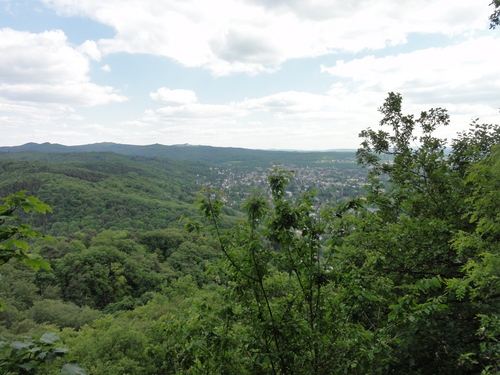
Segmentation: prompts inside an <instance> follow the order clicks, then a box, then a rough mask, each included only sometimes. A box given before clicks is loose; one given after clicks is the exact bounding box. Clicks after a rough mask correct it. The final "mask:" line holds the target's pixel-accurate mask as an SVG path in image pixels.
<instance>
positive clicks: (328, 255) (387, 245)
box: [0, 93, 500, 375]
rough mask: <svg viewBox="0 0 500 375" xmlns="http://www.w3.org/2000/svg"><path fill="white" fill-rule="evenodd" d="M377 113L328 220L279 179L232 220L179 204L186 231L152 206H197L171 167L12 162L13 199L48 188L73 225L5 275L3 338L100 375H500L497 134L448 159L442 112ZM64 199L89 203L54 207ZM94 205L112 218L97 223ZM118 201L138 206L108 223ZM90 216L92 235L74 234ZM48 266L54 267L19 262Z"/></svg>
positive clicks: (282, 173) (284, 175) (458, 143)
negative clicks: (43, 340)
mask: <svg viewBox="0 0 500 375" xmlns="http://www.w3.org/2000/svg"><path fill="white" fill-rule="evenodd" d="M380 112H381V114H382V120H381V122H380V125H381V128H380V129H378V130H373V129H367V130H365V131H363V132H362V133H361V137H362V139H363V141H362V145H361V148H360V149H359V150H358V152H357V159H358V163H359V165H360V166H362V167H364V168H365V169H366V171H367V173H368V182H367V184H366V190H365V194H364V196H357V194H356V195H355V196H353V197H351V199H348V200H345V199H340V200H337V201H336V202H330V203H331V204H327V203H328V201H325V200H324V199H323V198H322V196H321V194H316V192H315V191H314V190H311V191H305V192H301V190H300V189H299V190H295V189H292V186H293V185H292V184H293V181H294V179H295V178H296V176H295V175H294V173H293V172H291V171H288V170H286V169H284V168H282V167H280V166H277V167H276V168H275V169H274V170H272V171H271V172H270V173H269V176H268V189H267V190H263V191H262V192H253V193H252V194H250V195H248V199H246V201H245V203H244V204H243V205H242V206H241V212H240V213H237V212H235V211H231V210H228V209H227V208H224V204H225V203H227V202H228V199H227V194H224V193H221V192H220V191H217V190H215V189H213V188H210V187H207V188H205V189H203V190H202V191H201V193H200V195H199V196H198V199H197V201H196V204H197V206H198V209H199V212H200V214H194V211H192V208H185V207H187V205H186V206H184V205H182V207H183V210H184V209H185V210H184V211H183V213H184V216H189V217H190V219H187V220H185V225H186V229H188V230H189V231H187V230H185V229H184V228H182V226H181V223H179V222H178V219H179V217H180V216H181V215H178V216H177V215H176V220H175V224H174V220H170V221H169V220H165V219H162V220H163V221H162V220H158V219H157V218H158V217H161V215H164V210H165V209H166V207H168V208H169V209H171V208H172V206H169V205H170V203H160V201H161V199H164V200H165V197H166V196H165V194H164V192H165V191H168V196H169V197H176V198H175V199H176V200H177V201H176V202H178V203H177V204H179V205H181V203H180V202H182V201H183V200H186V201H187V200H188V199H187V197H188V196H191V195H190V194H191V190H190V189H192V188H193V187H194V186H195V185H196V178H199V176H200V175H201V173H199V170H198V169H197V168H198V167H195V166H192V165H191V166H192V168H194V169H193V173H195V176H196V175H197V176H196V178H195V177H192V180H191V183H192V184H190V185H189V184H188V185H185V186H186V190H185V191H184V192H185V193H186V196H185V197H183V193H182V192H183V190H182V189H180V190H178V188H177V187H178V186H182V184H183V182H181V179H180V176H179V175H177V176H176V175H175V173H171V174H170V175H169V174H168V173H167V174H165V175H162V176H163V177H161V178H160V177H159V176H160V173H159V171H161V170H165V168H166V167H165V163H166V161H165V160H160V159H144V160H141V161H140V163H143V164H140V163H139V164H137V163H136V161H137V160H133V159H130V158H128V157H127V158H126V157H124V156H110V155H108V154H95V155H93V156H90V154H85V155H86V156H85V158H89V159H88V160H87V161H86V164H85V165H83V164H82V160H81V156H79V157H76V156H74V155H75V154H68V155H65V156H61V158H64V157H66V158H67V160H66V161H63V159H57V157H55V156H50V157H49V156H46V158H47V159H46V160H36V161H35V160H32V159H30V156H29V155H25V156H22V157H21V156H19V155H22V154H18V156H17V157H14V158H12V157H11V156H9V158H6V159H4V161H3V164H2V168H3V175H5V176H9V180H8V181H9V182H8V183H9V184H10V185H9V186H10V188H12V187H14V186H19V187H21V185H22V186H25V187H29V186H31V188H32V189H34V192H36V193H37V195H39V196H40V197H41V198H43V197H44V194H47V190H44V189H45V188H46V186H50V189H51V191H55V192H56V193H55V194H53V195H47V197H48V198H49V197H53V198H51V199H52V200H51V201H50V203H51V205H53V206H54V207H53V208H54V213H52V214H51V215H52V217H55V216H57V215H61V216H59V219H58V221H57V222H59V223H65V220H67V223H68V224H69V226H68V229H67V231H66V232H62V231H58V230H57V226H56V228H54V225H55V222H53V223H52V224H51V221H50V218H49V219H48V220H47V221H46V222H45V224H44V225H45V227H46V229H47V230H50V232H51V233H53V234H55V235H56V236H55V237H54V238H53V240H52V241H48V240H47V239H44V238H34V239H32V240H30V242H29V244H30V245H31V254H30V253H28V251H27V250H26V249H27V248H26V245H24V244H23V246H22V247H21V248H22V249H23V254H24V255H23V256H22V257H21V258H20V259H18V260H17V261H16V260H10V261H8V262H5V264H4V265H3V266H2V268H1V269H0V273H1V276H2V277H1V280H0V298H2V300H3V302H4V303H5V306H6V307H5V309H4V311H2V312H0V325H1V330H2V334H3V335H4V336H5V337H6V340H11V341H12V340H14V339H15V338H16V337H18V336H20V335H31V336H32V337H40V335H41V334H42V333H43V332H47V331H52V332H53V331H58V335H59V336H60V337H61V340H62V341H63V344H64V346H65V347H67V348H69V349H70V350H71V353H73V355H74V358H75V359H76V360H77V361H78V363H79V364H80V365H81V366H82V367H83V368H85V370H86V371H87V373H88V374H96V375H97V374H99V375H102V374H105V375H106V374H109V375H112V374H125V373H127V374H401V373H408V374H419V375H424V374H425V375H427V374H429V375H430V374H437V373H439V374H496V373H499V372H500V356H499V354H498V353H499V349H500V346H499V344H498V340H499V335H500V315H499V313H498V311H500V309H499V308H500V292H499V291H500V289H499V288H500V285H499V280H500V274H499V272H500V271H499V270H500V253H499V249H498V240H499V238H500V221H499V220H500V219H499V216H498V206H499V203H500V173H499V172H500V145H499V144H500V127H498V126H495V125H487V124H484V125H482V124H479V123H478V122H473V123H472V124H471V127H470V129H469V130H468V131H465V132H462V133H459V134H457V136H456V138H455V139H454V140H452V141H451V144H448V143H447V142H446V141H445V140H443V139H440V138H438V137H436V136H435V135H434V133H435V131H436V129H438V128H439V127H440V126H446V125H448V123H449V117H448V115H447V113H446V111H445V110H443V109H440V108H437V109H431V110H429V111H425V112H422V113H421V114H420V115H419V116H414V115H407V114H404V113H403V110H402V98H401V96H400V95H399V94H395V93H390V94H389V96H388V98H387V99H386V101H385V103H384V104H383V105H382V107H381V108H380ZM36 155H37V156H36V157H37V158H43V157H41V156H40V154H36ZM46 155H49V154H46ZM61 155H63V154H61ZM20 157H21V159H22V158H24V159H26V160H20V159H19V158H20ZM32 157H33V156H31V158H32ZM52 157H55V158H56V160H58V161H57V162H54V161H53V160H54V159H52V161H49V159H50V158H52ZM96 158H104V162H102V163H101V162H99V161H98V160H96ZM113 158H117V159H115V160H116V161H118V160H119V161H120V162H119V163H117V164H112V163H111V164H110V161H111V160H113ZM122 158H126V159H122ZM125 160H126V161H125ZM148 163H151V164H152V165H153V167H151V168H153V169H154V168H157V169H156V170H157V171H158V173H157V175H155V174H154V173H153V174H152V173H150V171H151V170H150V169H149V167H146V164H148ZM124 168H125V169H124ZM162 168H163V169H162ZM174 169H175V168H174ZM55 172H57V173H55ZM172 172H173V170H172ZM44 173H47V174H46V175H44ZM54 173H55V174H54ZM189 173H190V172H189V171H188V170H186V171H185V173H184V174H186V175H187V174H189ZM55 175H58V176H59V177H54V176H55ZM12 176H16V179H17V180H16V179H11V178H10V177H12ZM47 176H50V178H48V177H47ZM168 176H170V177H168ZM206 176H208V174H207V175H206ZM75 178H76V179H77V180H73V179H75ZM168 178H170V180H168ZM189 178H191V177H188V178H187V179H185V180H183V181H189ZM162 179H163V180H162ZM12 181H20V182H19V185H16V184H13V183H12ZM51 181H53V182H51ZM76 181H78V183H77V182H76ZM168 181H170V185H169V182H168ZM71 183H72V184H73V185H71V188H70V189H68V192H71V199H74V197H75V196H77V197H78V199H79V201H80V202H81V203H80V204H79V205H78V206H76V207H69V205H68V204H62V205H60V206H58V204H59V202H61V201H63V200H64V199H66V197H68V196H70V194H69V193H67V194H66V195H65V194H62V193H61V191H62V190H61V191H59V190H58V189H64V188H68V187H69V186H70V184H71ZM30 184H31V185H30ZM155 184H159V185H158V186H155ZM161 184H163V185H161ZM4 185H5V184H4ZM5 186H6V185H5ZM5 186H4V187H5ZM104 189H109V190H108V191H106V190H104ZM169 189H170V190H169ZM162 192H163V193H162ZM30 193H31V191H30ZM358 193H359V192H358ZM20 194H21V195H19V196H18V197H19V199H21V198H22V199H26V197H25V196H24V195H22V193H20ZM80 194H81V195H80ZM86 194H87V195H86ZM162 194H163V195H162ZM154 196H157V197H156V198H154ZM102 197H108V198H109V200H110V201H109V207H110V208H111V209H112V210H114V211H112V213H111V214H108V213H106V215H109V216H106V218H104V220H102V221H99V220H98V219H96V218H98V217H99V216H98V215H99V208H98V207H101V208H100V210H101V214H102V215H104V213H105V212H107V206H106V202H107V199H108V198H106V199H103V198H102ZM342 198H345V197H342ZM8 199H12V198H8ZM8 199H7V200H6V201H4V202H6V203H5V204H4V207H8V204H9V203H8V202H9V200H8ZM113 199H119V200H121V202H123V200H124V199H129V200H128V201H125V202H126V204H125V205H124V208H114V207H115V206H117V205H118V203H117V202H115V201H113ZM87 200H89V201H92V200H94V201H97V202H98V205H97V206H96V207H95V208H92V207H91V205H92V203H89V202H87ZM149 200H151V201H150V202H149V203H147V204H145V202H147V201H149ZM24 202H26V201H24ZM29 202H31V203H29ZM140 202H142V203H140ZM26 204H37V205H38V204H39V203H38V201H34V200H31V201H30V200H28V201H27V203H26ZM40 204H41V202H40ZM141 204H144V205H142V206H141ZM149 204H150V205H149ZM182 204H184V203H182ZM155 205H156V207H153V206H155ZM38 207H39V208H40V207H43V206H38ZM109 207H108V208H109ZM58 209H59V210H60V209H65V210H68V211H67V212H65V213H58V212H57V210H58ZM81 210H86V211H85V214H84V215H86V216H83V218H85V217H88V218H89V219H86V220H88V221H89V222H92V221H95V220H97V223H96V224H95V225H94V226H93V225H83V224H79V225H78V224H76V223H77V222H80V223H82V220H83V219H82V217H81V215H83V214H82V213H81ZM149 210H152V211H151V212H150V211H149ZM4 211H5V212H10V211H8V208H6V209H4ZM191 213H193V214H191ZM228 214H230V215H233V216H232V218H231V220H228V218H227V217H228ZM4 216H6V219H2V220H4V221H3V222H1V224H2V226H1V228H3V229H2V230H3V232H0V233H7V232H8V229H7V228H8V227H7V226H6V225H7V222H6V221H5V220H7V218H8V215H4ZM9 220H10V219H9ZM37 220H38V221H34V223H38V224H39V227H37V228H40V230H42V229H43V225H42V224H43V223H44V221H43V219H41V218H38V219H37ZM156 220H158V221H156ZM108 221H110V222H112V225H107V222H108ZM120 223H122V224H123V223H125V224H123V225H121V224H120ZM17 228H20V227H19V226H17ZM36 233H39V232H36ZM62 233H64V235H63V236H59V235H60V234H62ZM210 234H211V235H210ZM25 243H26V244H28V242H25ZM19 244H20V243H19ZM39 257H43V258H44V259H45V260H46V262H47V264H48V265H49V266H50V268H49V267H47V268H48V269H43V270H39V271H35V270H33V269H32V268H30V267H27V266H26V265H25V264H24V263H23V262H20V261H19V260H21V261H23V259H24V260H25V259H37V258H39ZM42 337H43V336H42ZM3 358H4V359H3V361H4V363H6V362H5V358H6V357H3ZM37 371H38V372H37V373H40V374H55V373H57V372H58V371H59V369H57V368H55V367H51V366H50V365H43V364H42V365H41V366H39V367H38V368H37Z"/></svg>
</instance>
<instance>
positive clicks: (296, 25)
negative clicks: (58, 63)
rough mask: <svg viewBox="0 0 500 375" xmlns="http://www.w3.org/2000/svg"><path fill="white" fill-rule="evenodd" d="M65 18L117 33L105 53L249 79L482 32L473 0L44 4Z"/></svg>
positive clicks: (483, 21) (483, 18)
mask: <svg viewBox="0 0 500 375" xmlns="http://www.w3.org/2000/svg"><path fill="white" fill-rule="evenodd" d="M44 2H45V3H46V4H47V5H48V6H50V7H52V8H54V9H55V10H56V11H57V12H59V13H60V14H64V15H79V16H85V17H90V18H92V19H94V20H96V21H98V22H101V23H103V24H106V25H108V26H111V27H113V28H114V29H115V30H116V36H115V37H114V38H112V39H103V40H100V41H99V42H98V46H99V49H100V50H101V51H102V52H104V53H115V52H129V53H149V54H154V55H161V56H167V57H170V58H172V59H174V60H176V61H178V62H180V63H182V64H183V65H185V66H189V67H204V68H207V69H210V70H211V71H212V72H213V74H215V75H226V74H230V73H234V72H247V73H251V74H255V73H258V72H262V71H269V70H273V69H276V67H277V66H279V64H281V63H282V62H284V61H285V60H287V59H292V58H302V57H311V56H319V55H324V54H328V53H332V52H338V51H352V52H358V51H361V50H365V49H380V48H384V47H385V46H387V45H395V44H400V43H405V41H406V37H407V35H408V34H409V33H439V34H444V35H456V34H458V33H462V32H465V31H470V30H478V29H484V28H485V27H486V25H487V18H488V11H489V9H488V7H487V6H480V5H478V4H477V0H462V1H460V2H457V1H456V0H407V1H405V2H403V3H402V2H401V1H399V0H378V1H369V0H351V1H345V0H286V1H285V0H274V1H270V0H269V1H268V0H213V1H209V2H207V1H206V0H190V1H182V2H180V1H177V0H163V1H161V2H159V1H157V0H143V1H140V2H138V1H135V0H120V1H118V0H108V1H105V2H104V1H101V0H87V1H77V0H44Z"/></svg>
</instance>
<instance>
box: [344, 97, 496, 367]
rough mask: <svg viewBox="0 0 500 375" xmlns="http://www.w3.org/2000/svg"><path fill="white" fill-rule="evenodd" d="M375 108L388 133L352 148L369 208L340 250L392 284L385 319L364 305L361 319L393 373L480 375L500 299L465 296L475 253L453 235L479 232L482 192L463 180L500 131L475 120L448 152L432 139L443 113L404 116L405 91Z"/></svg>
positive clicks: (367, 135) (369, 134) (369, 135)
mask: <svg viewBox="0 0 500 375" xmlns="http://www.w3.org/2000/svg"><path fill="white" fill-rule="evenodd" d="M380 112H381V113H382V114H383V119H382V120H381V122H380V124H381V126H383V127H385V128H386V129H387V127H388V128H389V129H388V130H379V131H374V130H371V129H367V130H365V131H363V132H362V133H361V136H362V137H363V138H364V141H363V143H362V147H361V148H360V149H359V150H358V160H359V162H360V163H361V164H362V165H364V166H366V167H367V168H369V183H368V186H367V190H368V196H367V200H366V202H367V204H368V205H369V206H371V207H373V208H374V210H373V211H372V212H365V213H360V218H359V220H358V221H357V222H356V224H355V226H356V228H357V230H355V231H352V233H351V234H350V236H349V238H348V239H347V240H346V242H345V244H344V248H343V250H342V251H343V252H344V254H345V255H346V257H347V258H346V260H349V261H350V262H351V263H355V264H356V269H357V270H358V271H357V272H359V270H364V272H365V274H366V273H369V274H371V275H373V276H374V277H375V278H376V279H378V280H379V283H376V284H375V285H380V284H381V283H382V281H384V282H385V284H386V285H390V286H391V288H390V289H388V291H389V293H388V294H387V296H386V300H387V302H388V305H387V306H386V307H385V309H384V310H382V311H383V313H382V314H374V313H372V312H371V311H373V309H369V308H366V307H364V308H363V307H362V308H361V310H363V311H364V315H363V316H361V317H360V320H359V322H360V323H361V324H363V325H365V326H368V324H370V325H371V326H372V327H375V330H374V332H377V334H378V333H383V334H386V335H387V337H388V338H389V339H390V347H391V351H390V352H388V355H390V357H389V358H390V359H389V367H388V368H389V369H390V371H389V372H397V373H402V372H408V373H416V374H434V373H436V372H439V373H441V374H468V373H471V372H472V373H479V372H481V371H482V370H484V369H485V368H486V366H487V365H488V364H487V363H486V362H482V361H480V360H478V359H477V357H475V358H474V359H472V357H474V356H476V353H479V352H480V351H481V350H480V346H481V340H480V339H479V337H478V334H477V332H478V331H477V330H478V329H479V328H480V319H479V318H478V317H480V316H485V315H484V314H487V313H488V312H489V311H490V310H491V309H492V308H494V306H496V303H497V302H496V301H495V300H485V299H478V298H474V297H473V296H472V295H469V294H467V293H466V289H464V288H465V285H466V284H467V281H466V280H468V273H469V272H470V271H468V270H470V269H471V268H472V269H474V268H475V267H474V266H473V265H472V264H471V260H472V259H478V257H479V258H480V256H479V255H478V251H479V249H478V247H474V246H461V247H457V241H458V240H457V236H459V237H458V238H462V239H464V238H465V237H468V235H469V234H470V233H474V232H475V231H477V229H476V224H475V223H474V221H471V220H470V218H471V217H474V214H473V212H474V211H475V208H474V205H475V204H477V201H476V203H475V200H474V199H471V197H474V196H475V195H476V194H477V193H476V192H477V189H478V188H479V189H484V186H483V187H481V188H480V187H478V186H477V185H476V186H474V184H471V180H470V179H471V178H472V177H468V176H473V175H474V174H471V173H472V172H471V171H473V170H474V169H475V168H478V167H477V165H478V163H479V164H481V163H483V161H484V160H488V158H489V157H490V154H491V149H492V146H494V145H495V144H496V143H498V141H499V140H500V139H499V133H500V129H499V127H498V126H493V125H479V124H477V122H473V124H472V127H471V130H469V131H467V132H463V133H460V134H459V135H458V137H457V139H455V140H453V142H452V150H451V152H450V153H449V154H448V153H447V152H446V146H447V145H446V142H445V140H443V139H439V138H436V137H435V136H434V135H433V132H434V131H435V130H436V129H437V128H438V127H439V126H446V125H447V124H448V123H449V118H448V115H447V113H446V111H445V110H443V109H441V108H437V109H431V110H429V111H424V112H422V113H421V114H420V116H419V117H415V116H414V115H405V114H403V112H402V97H401V95H399V94H395V93H390V94H389V96H388V98H387V99H386V101H385V103H384V105H383V106H382V107H381V108H380ZM418 133H420V135H417V134H418ZM471 215H472V216H471ZM464 234H466V235H464ZM464 236H465V237H464ZM464 241H465V239H464ZM454 242H455V244H454ZM462 243H465V242H462ZM469 243H470V242H469ZM346 250H348V251H346ZM490 261H491V259H490ZM490 266H491V264H490ZM476 270H477V268H476ZM478 273H479V272H473V274H476V275H477V274H478ZM490 279H491V278H490ZM370 290H372V292H373V293H376V294H379V293H377V291H376V290H373V289H371V288H370ZM494 290H495V291H494V292H493V293H496V292H497V290H496V289H494ZM382 307H383V306H382ZM486 316H488V317H491V316H490V315H486ZM490 321H491V320H490ZM493 322H495V321H493ZM495 324H496V323H492V324H491V325H490V327H493V330H492V332H495V329H494V327H495ZM471 353H472V354H471Z"/></svg>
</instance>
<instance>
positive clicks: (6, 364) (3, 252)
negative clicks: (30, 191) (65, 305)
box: [0, 191, 85, 375]
mask: <svg viewBox="0 0 500 375" xmlns="http://www.w3.org/2000/svg"><path fill="white" fill-rule="evenodd" d="M2 202H3V203H1V204H0V266H2V265H4V264H5V263H7V262H8V261H9V260H11V259H15V260H17V261H19V262H21V263H24V264H25V265H28V266H30V267H32V268H33V269H35V270H37V269H38V268H40V267H42V268H45V269H50V266H49V264H48V263H47V262H45V261H43V260H41V259H33V258H31V257H30V256H29V255H28V253H27V252H28V250H29V245H28V242H27V241H26V239H29V238H37V237H44V235H43V234H42V233H40V232H38V231H35V230H33V229H31V227H30V226H29V225H27V224H23V223H22V220H21V218H20V217H18V216H17V213H16V210H18V209H20V208H21V209H23V210H24V211H25V212H30V211H35V212H40V213H43V214H45V213H46V212H47V211H52V210H51V208H50V206H48V205H46V204H45V203H43V202H42V201H40V200H39V199H38V198H36V197H34V196H29V197H28V196H26V192H25V191H20V192H18V193H15V194H12V195H9V196H8V197H6V198H3V199H2ZM1 309H3V306H1V305H0V310H1ZM57 340H59V337H57V335H55V334H54V333H45V334H43V335H42V336H41V337H40V338H39V339H36V340H32V341H23V342H21V341H12V342H9V341H8V340H6V339H4V338H3V337H2V336H0V370H1V371H2V373H3V374H36V373H37V372H38V370H39V369H40V367H41V366H42V365H44V364H45V363H51V362H53V361H54V360H55V359H58V358H62V359H68V357H67V353H66V352H67V351H68V350H67V349H65V348H58V347H56V346H55V345H54V342H55V341H57ZM61 373H63V374H68V375H85V371H84V370H83V369H82V368H80V367H79V366H78V365H76V364H73V363H67V364H65V365H63V367H62V369H61Z"/></svg>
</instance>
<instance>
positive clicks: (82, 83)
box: [0, 28, 126, 106]
mask: <svg viewBox="0 0 500 375" xmlns="http://www.w3.org/2000/svg"><path fill="white" fill-rule="evenodd" d="M81 51H85V53H82V52H81ZM96 51H97V50H96V48H95V44H94V43H93V42H85V43H84V44H83V45H82V46H80V47H77V48H74V47H73V46H71V45H70V44H69V43H68V42H67V39H66V35H65V34H64V32H62V31H60V30H54V31H45V32H42V33H39V34H34V33H29V32H24V31H16V30H12V29H10V28H4V29H1V30H0V81H1V82H2V83H1V84H0V97H2V98H3V99H4V100H7V101H13V102H30V103H62V104H65V105H78V106H93V105H98V104H106V103H109V102H116V101H124V100H126V98H125V97H123V96H121V95H119V94H118V93H117V92H116V91H115V90H114V89H113V88H111V87H108V86H100V85H96V84H94V83H91V82H90V79H89V77H88V73H89V69H90V68H89V61H88V59H87V57H86V56H87V55H89V54H90V55H93V57H94V58H96V57H98V54H97V52H96Z"/></svg>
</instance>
